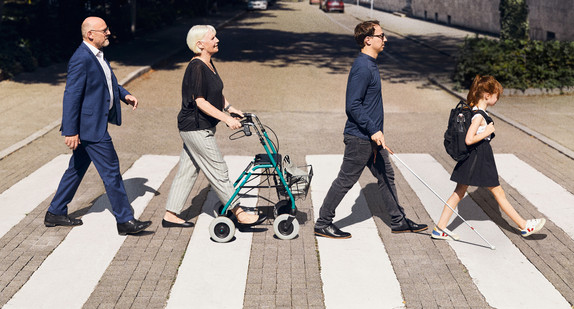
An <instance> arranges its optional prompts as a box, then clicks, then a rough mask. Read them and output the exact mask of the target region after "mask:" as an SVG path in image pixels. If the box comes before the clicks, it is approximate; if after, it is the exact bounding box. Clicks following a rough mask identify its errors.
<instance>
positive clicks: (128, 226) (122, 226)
mask: <svg viewBox="0 0 574 309" xmlns="http://www.w3.org/2000/svg"><path fill="white" fill-rule="evenodd" d="M150 225H151V221H139V220H136V219H133V220H130V221H128V222H125V223H118V234H120V235H122V236H124V235H127V234H137V233H139V232H141V231H143V230H145V229H146V228H147V227H148V226H150Z"/></svg>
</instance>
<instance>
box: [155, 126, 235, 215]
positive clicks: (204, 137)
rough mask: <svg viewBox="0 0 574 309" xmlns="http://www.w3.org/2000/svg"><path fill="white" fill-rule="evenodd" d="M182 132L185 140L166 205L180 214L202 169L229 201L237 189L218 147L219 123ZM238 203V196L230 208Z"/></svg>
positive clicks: (220, 196) (224, 199)
mask: <svg viewBox="0 0 574 309" xmlns="http://www.w3.org/2000/svg"><path fill="white" fill-rule="evenodd" d="M179 135H180V136H181V139H182V140H183V150H182V151H181V155H180V157H179V168H178V171H177V174H176V175H175V178H174V179H173V183H172V184H171V189H170V191H169V196H168V198H167V204H166V207H165V209H166V210H168V211H171V212H173V213H176V214H180V213H181V211H182V210H183V207H184V204H185V201H186V200H187V198H188V197H189V194H190V193H191V189H192V188H193V185H194V184H195V181H196V180H197V175H198V174H199V170H201V171H202V172H203V173H204V174H205V176H206V177H207V180H208V181H209V183H210V184H211V188H212V189H213V190H214V191H215V193H216V194H217V196H218V197H219V200H220V201H221V203H223V204H224V205H225V204H226V203H227V201H228V200H229V199H230V198H231V197H232V196H233V193H234V192H235V189H234V188H233V184H232V183H231V181H230V180H229V172H228V168H227V164H226V163H225V161H224V160H223V156H222V155H221V152H220V151H219V147H217V143H216V140H215V127H213V128H209V129H205V130H197V131H180V132H179ZM238 204H239V201H238V198H237V197H235V200H234V201H233V202H232V203H231V206H230V208H234V207H235V206H237V205H238Z"/></svg>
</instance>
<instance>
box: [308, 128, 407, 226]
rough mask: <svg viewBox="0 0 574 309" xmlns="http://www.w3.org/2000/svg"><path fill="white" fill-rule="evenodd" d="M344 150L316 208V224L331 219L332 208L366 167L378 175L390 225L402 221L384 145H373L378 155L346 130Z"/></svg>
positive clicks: (324, 224) (402, 210)
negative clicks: (340, 160)
mask: <svg viewBox="0 0 574 309" xmlns="http://www.w3.org/2000/svg"><path fill="white" fill-rule="evenodd" d="M344 142H345V154H344V156H343V164H342V165H341V170H340V171H339V175H338V176H337V178H336V179H335V181H333V184H331V188H330V189H329V192H327V196H326V197H325V200H324V201H323V205H322V206H321V209H320V210H319V218H318V219H317V223H315V227H316V228H324V227H326V226H328V225H329V224H331V223H332V222H333V218H334V217H335V209H336V208H337V206H339V203H341V200H342V199H343V197H345V194H347V192H348V191H349V190H350V189H351V188H352V187H353V185H355V183H356V182H357V181H358V180H359V177H360V176H361V174H362V173H363V170H364V169H365V167H368V168H369V170H370V171H371V173H372V174H373V176H375V177H376V178H377V183H378V186H379V191H380V192H381V197H382V200H383V203H384V204H385V207H386V208H387V212H388V214H389V215H390V217H391V228H393V227H398V226H400V225H401V223H402V221H403V220H404V218H405V214H404V213H405V212H404V209H403V208H402V207H401V206H400V205H399V199H398V196H397V190H396V188H395V172H394V170H393V166H392V165H391V161H390V158H389V153H388V152H387V150H386V149H383V148H382V147H380V146H376V148H375V149H377V152H376V153H377V155H376V157H375V155H374V152H373V147H374V146H373V144H372V143H371V141H367V140H364V139H361V138H358V137H356V136H353V135H348V134H345V137H344Z"/></svg>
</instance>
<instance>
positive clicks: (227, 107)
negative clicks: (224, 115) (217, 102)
mask: <svg viewBox="0 0 574 309" xmlns="http://www.w3.org/2000/svg"><path fill="white" fill-rule="evenodd" d="M230 108H231V104H228V105H227V106H226V107H224V108H223V111H224V112H227V111H229V109H230Z"/></svg>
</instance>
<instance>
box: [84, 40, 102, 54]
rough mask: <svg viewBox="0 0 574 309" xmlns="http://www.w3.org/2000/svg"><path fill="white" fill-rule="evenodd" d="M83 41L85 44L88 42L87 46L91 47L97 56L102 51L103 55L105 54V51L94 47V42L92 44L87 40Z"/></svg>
mask: <svg viewBox="0 0 574 309" xmlns="http://www.w3.org/2000/svg"><path fill="white" fill-rule="evenodd" d="M83 42H84V44H86V46H88V48H89V49H90V51H92V53H94V56H96V57H97V56H98V53H102V56H103V55H104V52H103V51H101V50H99V49H97V48H96V47H94V46H93V45H92V44H90V43H88V42H86V41H83Z"/></svg>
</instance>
